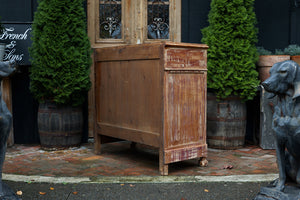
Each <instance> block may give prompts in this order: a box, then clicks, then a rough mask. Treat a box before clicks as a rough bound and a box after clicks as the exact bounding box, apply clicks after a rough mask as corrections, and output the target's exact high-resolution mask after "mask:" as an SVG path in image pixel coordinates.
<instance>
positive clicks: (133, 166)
mask: <svg viewBox="0 0 300 200" xmlns="http://www.w3.org/2000/svg"><path fill="white" fill-rule="evenodd" d="M275 155H276V153H275V150H263V149H261V148H260V147H258V146H253V145H252V146H245V147H244V148H242V149H237V150H218V149H210V148H209V149H208V162H209V164H208V166H207V167H199V166H198V165H197V160H188V161H183V162H178V163H173V164H171V165H170V167H169V175H170V176H228V175H248V174H250V175H251V174H277V173H278V170H277V165H276V156H275ZM3 173H5V174H18V175H36V176H49V177H99V176H100V177H101V176H159V172H158V151H157V149H154V148H152V147H148V146H145V145H140V144H138V145H137V146H136V148H135V149H131V147H130V143H129V142H118V143H111V144H104V145H103V147H102V154H101V155H96V154H94V152H93V143H87V144H83V145H82V146H81V147H79V148H70V149H66V150H57V151H45V150H43V149H41V147H40V146H39V145H14V146H13V147H10V148H8V150H7V153H6V160H5V164H4V168H3Z"/></svg>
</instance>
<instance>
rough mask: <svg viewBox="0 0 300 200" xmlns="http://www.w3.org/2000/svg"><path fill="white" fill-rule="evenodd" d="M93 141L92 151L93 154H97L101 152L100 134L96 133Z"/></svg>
mask: <svg viewBox="0 0 300 200" xmlns="http://www.w3.org/2000/svg"><path fill="white" fill-rule="evenodd" d="M94 142H95V146H94V152H95V154H97V155H99V154H101V135H98V134H97V133H96V134H95V138H94Z"/></svg>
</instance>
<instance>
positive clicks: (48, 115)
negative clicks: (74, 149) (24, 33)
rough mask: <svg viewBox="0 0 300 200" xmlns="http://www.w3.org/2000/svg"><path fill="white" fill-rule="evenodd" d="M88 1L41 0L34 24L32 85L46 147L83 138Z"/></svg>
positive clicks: (76, 142) (88, 54)
mask: <svg viewBox="0 0 300 200" xmlns="http://www.w3.org/2000/svg"><path fill="white" fill-rule="evenodd" d="M85 16H86V15H85V12H84V8H83V0H74V1H69V0H59V1H54V0H41V1H39V5H38V8H37V11H36V13H35V16H34V21H33V25H32V29H33V31H32V35H33V36H32V46H31V47H30V49H29V50H30V55H31V58H32V60H31V62H32V67H31V68H30V90H31V92H32V93H33V95H34V97H35V98H36V99H37V100H38V101H39V103H40V104H39V110H38V128H39V135H40V141H41V146H42V147H45V148H48V147H49V148H52V147H55V148H64V147H70V146H77V145H79V144H80V142H81V137H82V128H83V126H82V125H83V116H82V105H83V103H84V101H85V99H86V94H87V91H88V90H89V88H90V85H91V84H90V78H89V74H90V65H91V48H90V42H89V39H88V36H87V33H86V21H85Z"/></svg>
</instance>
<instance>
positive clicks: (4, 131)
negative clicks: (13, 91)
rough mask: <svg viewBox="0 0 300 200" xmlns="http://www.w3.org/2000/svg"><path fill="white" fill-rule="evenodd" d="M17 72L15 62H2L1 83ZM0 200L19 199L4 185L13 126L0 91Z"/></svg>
mask: <svg viewBox="0 0 300 200" xmlns="http://www.w3.org/2000/svg"><path fill="white" fill-rule="evenodd" d="M15 71H16V68H15V62H11V61H6V62H1V61H0V81H2V78H4V77H8V76H10V75H11V74H12V73H13V72H15ZM0 101H1V102H0V199H17V198H14V197H13V195H11V194H7V193H9V192H7V186H4V187H3V184H2V167H3V163H4V159H5V153H6V141H7V138H8V135H9V132H10V129H11V125H12V115H11V113H10V112H9V110H8V108H7V106H6V104H5V102H4V101H3V100H2V92H1V91H0Z"/></svg>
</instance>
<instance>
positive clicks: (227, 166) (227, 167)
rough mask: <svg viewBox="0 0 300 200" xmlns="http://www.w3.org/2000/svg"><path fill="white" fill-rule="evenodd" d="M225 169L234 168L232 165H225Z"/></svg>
mask: <svg viewBox="0 0 300 200" xmlns="http://www.w3.org/2000/svg"><path fill="white" fill-rule="evenodd" d="M223 169H233V166H232V165H224V166H223Z"/></svg>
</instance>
